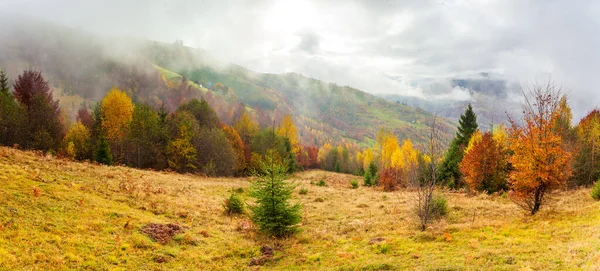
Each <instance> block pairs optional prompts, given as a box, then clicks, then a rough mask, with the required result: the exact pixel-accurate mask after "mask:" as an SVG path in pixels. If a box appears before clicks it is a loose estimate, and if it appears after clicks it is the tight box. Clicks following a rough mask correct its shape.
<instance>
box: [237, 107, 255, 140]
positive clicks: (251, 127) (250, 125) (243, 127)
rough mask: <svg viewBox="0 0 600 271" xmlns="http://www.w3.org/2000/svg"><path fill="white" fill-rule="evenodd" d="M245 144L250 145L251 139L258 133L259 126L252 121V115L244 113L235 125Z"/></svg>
mask: <svg viewBox="0 0 600 271" xmlns="http://www.w3.org/2000/svg"><path fill="white" fill-rule="evenodd" d="M233 128H234V129H235V130H236V131H237V132H238V134H239V135H240V138H242V141H244V143H245V144H250V139H251V138H252V137H253V136H255V135H256V134H257V133H258V124H257V123H256V122H254V121H253V120H252V118H251V117H250V114H248V112H246V111H244V112H242V114H241V115H240V116H239V118H238V119H237V120H236V121H235V123H234V124H233Z"/></svg>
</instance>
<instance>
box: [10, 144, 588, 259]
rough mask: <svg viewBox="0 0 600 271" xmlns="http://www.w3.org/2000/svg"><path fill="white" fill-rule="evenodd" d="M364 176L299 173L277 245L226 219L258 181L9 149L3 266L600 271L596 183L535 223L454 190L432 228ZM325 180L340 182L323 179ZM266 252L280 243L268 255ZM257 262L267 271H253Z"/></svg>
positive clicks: (555, 203) (408, 196)
mask: <svg viewBox="0 0 600 271" xmlns="http://www.w3.org/2000/svg"><path fill="white" fill-rule="evenodd" d="M354 178H355V177H353V176H348V175H344V174H336V173H326V172H322V171H309V172H302V173H298V174H297V175H296V176H294V178H293V179H295V182H296V183H297V184H298V190H300V188H305V189H307V190H308V193H307V194H305V195H300V194H299V193H295V195H294V198H295V200H297V201H300V202H301V203H302V204H303V206H304V207H303V214H304V217H303V222H302V226H301V229H302V232H301V233H300V234H298V235H297V236H295V237H293V238H290V239H287V240H281V241H277V240H271V239H268V238H266V237H264V236H261V235H258V234H256V233H255V231H254V228H253V226H252V225H251V223H249V221H248V219H247V217H245V216H234V217H230V216H227V215H225V214H224V213H223V207H222V201H223V200H224V199H225V198H226V197H227V196H228V195H229V193H230V190H231V189H237V188H240V187H241V188H243V189H244V193H242V198H243V200H245V201H246V202H250V199H249V198H248V196H247V189H248V186H249V181H248V180H247V179H227V178H200V177H197V176H192V175H180V174H174V173H165V172H153V171H142V170H136V169H130V168H125V167H105V166H98V165H93V164H89V163H73V162H69V161H66V160H60V159H54V158H51V157H45V156H41V155H39V154H35V153H33V152H21V151H17V150H13V149H8V148H0V183H2V189H0V270H14V269H37V270H39V269H47V270H55V269H94V270H106V269H110V270H194V269H197V270H255V269H256V268H260V269H261V270H315V269H321V270H405V269H413V270H518V269H523V270H528V269H527V268H531V269H533V270H597V269H598V268H600V241H599V240H600V212H599V211H598V210H599V207H600V203H596V202H594V201H593V200H592V199H591V198H590V196H589V190H587V189H584V190H578V191H568V192H560V193H558V194H556V195H554V196H553V200H552V201H551V204H549V205H547V206H545V208H544V209H543V210H542V211H541V212H540V213H539V214H538V215H536V216H534V217H532V216H528V215H526V214H524V212H522V211H521V210H520V209H518V208H517V207H516V205H514V204H513V203H512V202H510V200H508V199H506V198H503V197H501V196H487V195H479V196H467V195H465V194H462V193H447V197H448V200H449V206H450V214H449V216H448V217H447V218H446V219H444V220H442V221H439V222H437V223H436V224H434V225H432V227H431V228H430V229H428V231H426V232H424V233H422V232H420V231H418V230H417V226H416V221H415V220H414V216H413V214H412V210H411V206H412V205H411V203H412V200H413V197H414V195H413V193H412V192H410V191H402V192H396V193H385V192H382V191H379V190H377V189H374V188H365V187H360V188H358V189H351V188H350V184H349V183H350V181H351V180H352V179H354ZM321 179H323V180H325V182H326V183H327V186H325V187H320V186H316V185H315V183H317V182H318V181H319V180H321ZM359 182H361V180H360V179H359ZM311 183H312V184H311ZM150 223H165V224H166V223H175V224H178V225H182V226H183V227H185V232H184V233H182V234H179V235H176V236H174V237H173V239H172V240H171V241H169V242H168V243H167V244H164V245H163V244H160V243H157V242H154V241H153V240H152V239H151V238H149V237H147V236H146V235H144V234H143V233H141V232H140V229H141V228H142V227H143V226H144V225H147V224H150ZM261 247H263V252H261ZM265 247H271V248H277V249H275V250H273V249H271V250H269V251H270V253H272V255H269V257H264V256H262V258H261V255H263V254H264V250H265V249H264V248H265ZM252 259H254V261H253V262H255V263H256V262H260V263H261V264H262V266H249V263H250V262H251V261H252ZM257 259H258V260H257ZM263 259H265V260H264V261H263Z"/></svg>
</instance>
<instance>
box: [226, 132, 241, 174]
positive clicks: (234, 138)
mask: <svg viewBox="0 0 600 271" xmlns="http://www.w3.org/2000/svg"><path fill="white" fill-rule="evenodd" d="M222 129H223V132H225V136H227V139H228V140H229V143H230V144H231V147H232V149H233V152H234V153H235V157H236V163H235V171H236V172H237V173H242V171H243V170H244V169H245V168H246V155H245V153H244V142H243V141H242V138H241V137H240V135H239V134H238V132H237V131H236V130H235V129H233V127H231V126H229V125H223V128H222Z"/></svg>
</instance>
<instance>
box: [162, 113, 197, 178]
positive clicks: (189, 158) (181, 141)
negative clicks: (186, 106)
mask: <svg viewBox="0 0 600 271" xmlns="http://www.w3.org/2000/svg"><path fill="white" fill-rule="evenodd" d="M169 124H170V130H171V133H173V134H174V137H173V140H171V141H170V142H169V144H168V146H167V157H168V164H169V167H170V168H172V169H174V170H176V171H177V172H180V173H183V172H191V171H195V170H196V169H197V168H198V167H197V166H196V163H197V162H196V161H197V155H198V152H197V150H196V148H195V146H194V145H193V144H192V139H193V137H194V132H196V131H198V122H197V121H196V119H195V118H194V117H193V116H192V114H190V113H189V112H178V113H175V114H174V115H173V116H172V117H171V118H170V119H169Z"/></svg>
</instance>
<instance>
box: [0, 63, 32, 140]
mask: <svg viewBox="0 0 600 271" xmlns="http://www.w3.org/2000/svg"><path fill="white" fill-rule="evenodd" d="M24 115H25V112H24V110H23V108H22V107H21V106H19V104H18V103H17V101H15V98H14V97H13V95H12V93H10V88H9V86H8V77H7V76H6V73H4V70H0V145H5V146H12V145H14V144H22V142H23V141H22V139H23V136H24V135H23V125H24V124H26V122H25V119H24Z"/></svg>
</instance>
